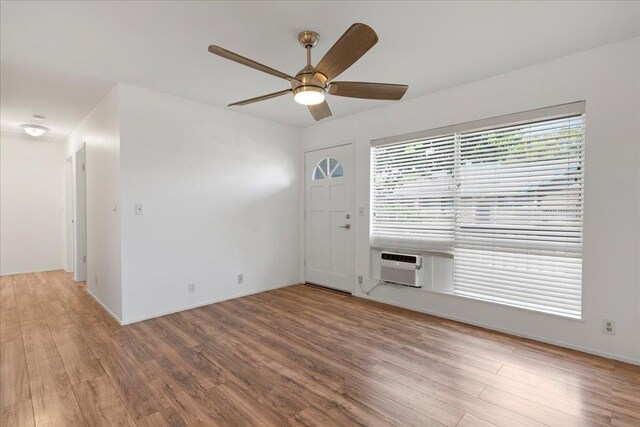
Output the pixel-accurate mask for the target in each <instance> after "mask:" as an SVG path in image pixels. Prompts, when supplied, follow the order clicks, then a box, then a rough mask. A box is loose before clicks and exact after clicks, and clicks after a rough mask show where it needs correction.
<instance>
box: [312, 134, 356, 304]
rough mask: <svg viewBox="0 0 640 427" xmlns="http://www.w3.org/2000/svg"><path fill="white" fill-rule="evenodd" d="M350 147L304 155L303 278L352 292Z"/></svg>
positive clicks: (352, 240) (351, 154)
mask: <svg viewBox="0 0 640 427" xmlns="http://www.w3.org/2000/svg"><path fill="white" fill-rule="evenodd" d="M353 179H354V176H353V148H352V146H351V145H341V146H339V147H332V148H325V149H322V150H317V151H310V152H307V153H305V246H306V247H305V250H306V258H305V279H306V281H307V282H308V283H314V284H317V285H322V286H327V287H329V288H333V289H338V290H341V291H346V292H352V291H353V284H354V280H353V263H354V252H353V243H354V229H353V224H354V221H353V220H354V217H353V202H354V200H353Z"/></svg>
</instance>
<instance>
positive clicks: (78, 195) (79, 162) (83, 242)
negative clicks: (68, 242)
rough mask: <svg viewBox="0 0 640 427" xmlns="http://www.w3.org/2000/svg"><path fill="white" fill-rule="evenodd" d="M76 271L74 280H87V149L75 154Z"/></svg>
mask: <svg viewBox="0 0 640 427" xmlns="http://www.w3.org/2000/svg"><path fill="white" fill-rule="evenodd" d="M75 167H76V171H75V172H76V182H75V184H76V185H75V221H74V225H75V250H76V254H75V258H76V262H75V267H76V268H75V271H74V280H75V281H77V282H85V281H86V280H87V192H86V189H87V180H86V157H85V149H84V148H83V149H82V150H79V151H78V152H77V153H76V156H75Z"/></svg>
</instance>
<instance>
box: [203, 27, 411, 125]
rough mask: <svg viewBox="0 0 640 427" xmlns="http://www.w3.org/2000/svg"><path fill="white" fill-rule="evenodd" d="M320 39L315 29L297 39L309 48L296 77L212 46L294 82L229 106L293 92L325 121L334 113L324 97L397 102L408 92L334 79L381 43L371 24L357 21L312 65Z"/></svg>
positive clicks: (404, 88)
mask: <svg viewBox="0 0 640 427" xmlns="http://www.w3.org/2000/svg"><path fill="white" fill-rule="evenodd" d="M319 40H320V36H319V35H318V33H316V32H314V31H303V32H301V33H300V34H298V41H299V42H300V44H301V45H302V47H304V48H305V49H306V51H307V65H306V66H305V67H304V68H303V69H302V70H300V71H298V74H296V75H295V76H290V75H289V74H286V73H283V72H282V71H278V70H275V69H273V68H271V67H268V66H266V65H263V64H260V63H259V62H256V61H254V60H252V59H249V58H246V57H244V56H242V55H238V54H237V53H234V52H231V51H230V50H227V49H224V48H222V47H220V46H216V45H211V46H209V52H211V53H213V54H215V55H218V56H221V57H223V58H226V59H229V60H231V61H234V62H237V63H239V64H242V65H245V66H247V67H251V68H254V69H256V70H258V71H262V72H263V73H267V74H271V75H272V76H275V77H279V78H281V79H284V80H287V81H289V83H290V84H291V89H285V90H281V91H279V92H274V93H270V94H268V95H262V96H257V97H255V98H251V99H245V100H244V101H240V102H234V103H233V104H229V106H230V107H231V106H234V105H247V104H253V103H254V102H258V101H264V100H267V99H271V98H275V97H278V96H282V95H286V94H288V93H291V92H293V98H294V100H295V101H296V102H297V103H299V104H303V105H308V106H309V112H311V115H312V116H313V118H314V119H315V120H322V119H324V118H327V117H329V116H331V109H330V108H329V105H328V104H327V102H326V100H325V97H326V95H327V94H329V95H333V96H346V97H348V98H361V99H380V100H389V101H397V100H399V99H400V98H402V96H403V95H404V93H405V92H406V91H407V88H408V86H407V85H396V84H389V83H369V82H335V81H333V79H334V78H335V77H338V75H340V74H342V72H343V71H344V70H346V69H347V68H349V67H350V66H352V65H353V64H354V63H355V62H356V61H357V60H358V59H360V57H361V56H362V55H364V54H365V53H367V51H368V50H369V49H371V48H372V47H373V45H375V44H376V43H377V42H378V36H377V34H376V33H375V31H373V29H372V28H371V27H369V26H368V25H365V24H360V23H356V24H353V25H352V26H351V27H349V29H348V30H347V31H346V32H345V33H344V34H343V35H342V37H340V38H339V39H338V41H337V42H335V43H334V45H333V46H332V47H331V48H330V49H329V51H328V52H327V53H326V54H325V55H324V57H323V58H322V59H321V60H320V62H318V64H316V65H315V66H314V65H311V49H312V48H313V47H314V46H316V45H317V44H318V41H319Z"/></svg>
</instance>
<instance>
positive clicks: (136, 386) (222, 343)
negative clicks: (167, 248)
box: [0, 272, 640, 427]
mask: <svg viewBox="0 0 640 427" xmlns="http://www.w3.org/2000/svg"><path fill="white" fill-rule="evenodd" d="M0 308H1V317H0V337H1V339H0V349H1V356H0V369H1V370H0V393H1V394H0V405H1V407H2V426H7V427H8V426H13V425H18V426H33V425H34V424H35V425H37V426H44V425H46V426H74V425H88V426H101V425H109V426H136V425H138V426H153V427H161V426H167V425H171V426H174V425H176V426H178V425H196V424H203V425H242V426H246V425H288V424H291V425H309V426H311V425H327V426H337V425H371V426H384V425H419V426H440V425H450V426H455V425H457V426H458V427H469V426H492V425H498V426H507V427H512V426H541V425H548V426H578V425H580V426H582V425H614V426H640V368H639V367H636V366H632V365H626V364H623V363H618V362H614V361H611V360H607V359H603V358H599V357H595V356H590V355H587V354H584V353H579V352H575V351H570V350H565V349H561V348H558V347H553V346H550V345H545V344H541V343H537V342H534V341H529V340H523V339H519V338H515V337H511V336H508V335H504V334H499V333H495V332H491V331H487V330H484V329H480V328H475V327H471V326H467V325H463V324H460V323H456V322H451V321H447V320H444V319H440V318H437V317H432V316H427V315H423V314H419V313H415V312H411V311H408V310H403V309H399V308H395V307H391V306H387V305H383V304H378V303H373V302H370V301H366V300H363V299H360V298H354V297H351V296H347V295H344V294H341V293H337V292H332V291H328V290H324V289H320V288H316V287H312V286H303V285H300V286H292V287H288V288H283V289H279V290H274V291H269V292H265V293H262V294H257V295H254V296H248V297H244V298H239V299H236V300H231V301H227V302H222V303H218V304H213V305H210V306H206V307H202V308H197V309H193V310H189V311H186V312H181V313H176V314H172V315H169V316H165V317H161V318H157V319H153V320H148V321H145V322H141V323H137V324H134V325H129V326H125V327H120V326H119V325H117V324H116V323H115V322H114V321H113V320H112V319H111V318H110V317H109V315H108V314H107V313H105V312H104V311H103V310H102V308H101V307H100V306H99V305H98V304H97V303H96V302H95V301H94V300H93V299H92V298H90V297H89V296H88V294H86V292H85V291H84V289H83V288H82V287H81V286H79V285H77V284H76V283H74V282H73V281H72V279H71V276H70V275H68V274H66V273H63V272H48V273H36V274H28V275H18V276H8V277H3V278H2V279H1V280H0Z"/></svg>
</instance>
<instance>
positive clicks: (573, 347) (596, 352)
mask: <svg viewBox="0 0 640 427" xmlns="http://www.w3.org/2000/svg"><path fill="white" fill-rule="evenodd" d="M354 296H356V297H359V298H364V299H369V300H372V301H376V302H381V303H383V304H388V305H393V306H396V307H401V308H404V309H407V310H411V311H417V312H418V313H424V314H429V315H431V316H437V317H442V318H443V319H448V320H454V321H456V322H461V323H466V324H468V325H473V326H479V327H481V328H485V329H490V330H492V331H498V332H503V333H505V334H509V335H514V336H517V337H521V338H528V339H531V340H535V341H540V342H543V343H546V344H551V345H556V346H558V347H564V348H569V349H571V350H577V351H581V352H583V353H589V354H593V355H596V356H601V357H606V358H607V359H613V360H618V361H620V362H625V363H630V364H632V365H640V359H633V358H630V357H626V356H620V355H617V354H611V353H607V352H604V351H600V350H595V349H592V348H587V347H581V346H578V345H573V344H568V343H565V342H561V341H555V340H550V339H547V338H544V337H540V336H537V335H532V334H525V333H522V332H519V331H515V330H512V329H508V328H500V327H496V326H493V325H490V324H487V323H483V322H478V321H475V320H469V319H465V318H462V317H457V316H450V315H448V314H444V313H439V312H437V311H432V310H424V309H417V308H414V307H409V306H407V305H404V304H396V303H390V302H389V301H387V300H385V299H382V298H376V297H372V296H370V295H355V294H354Z"/></svg>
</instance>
